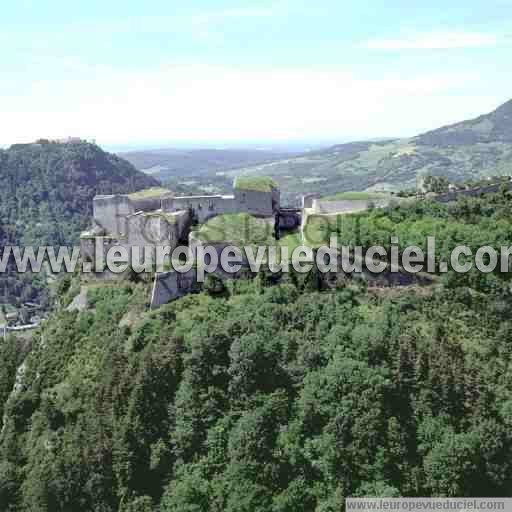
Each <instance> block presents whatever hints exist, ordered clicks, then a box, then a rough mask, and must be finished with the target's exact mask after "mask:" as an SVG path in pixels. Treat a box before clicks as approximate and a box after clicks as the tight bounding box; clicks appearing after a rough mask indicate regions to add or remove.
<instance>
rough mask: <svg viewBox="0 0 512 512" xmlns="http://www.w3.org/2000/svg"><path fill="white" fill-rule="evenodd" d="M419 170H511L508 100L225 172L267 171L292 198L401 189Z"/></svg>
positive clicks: (453, 177) (454, 174)
mask: <svg viewBox="0 0 512 512" xmlns="http://www.w3.org/2000/svg"><path fill="white" fill-rule="evenodd" d="M420 173H428V174H433V175H443V176H446V177H447V178H448V179H449V180H450V181H454V182H456V181H467V180H474V179H479V178H482V177H485V176H494V175H504V174H512V100H511V101H509V102H508V103H505V104H504V105H502V106H501V107H499V108H498V109H496V110H495V111H494V112H491V113H490V114H486V115H482V116H480V117H478V118H476V119H472V120H469V121H463V122H461V123H457V124H454V125H450V126H445V127H442V128H439V129H437V130H433V131H430V132H427V133H424V134H421V135H418V136H416V137H411V138H408V139H391V140H384V141H378V142H353V143H350V144H341V145H337V146H333V147H331V148H329V149H325V150H321V151H316V152H311V153H307V154H303V155H301V156H298V157H294V158H288V159H284V160H280V161H275V162H269V163H264V164H260V165H254V166H248V167H244V168H242V169H236V170H232V171H229V173H228V175H231V176H237V175H239V174H246V175H260V174H261V175H270V176H272V177H273V178H274V179H275V180H276V181H278V183H279V184H280V186H281V189H282V190H284V191H285V198H287V199H295V198H296V196H297V195H298V194H300V193H303V192H306V191H308V192H319V193H322V194H325V195H332V194H333V193H335V192H342V191H349V190H367V189H370V190H403V189H407V188H411V187H414V186H415V183H416V176H417V175H418V174H420Z"/></svg>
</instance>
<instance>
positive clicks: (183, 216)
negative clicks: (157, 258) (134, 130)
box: [80, 178, 298, 261]
mask: <svg viewBox="0 0 512 512" xmlns="http://www.w3.org/2000/svg"><path fill="white" fill-rule="evenodd" d="M229 213H247V214H249V215H253V216H255V217H268V218H276V219H277V221H278V222H279V216H280V215H281V211H280V193H279V188H278V187H277V185H276V184H275V183H274V181H273V180H271V179H270V178H238V179H236V180H235V182H234V186H233V195H208V196H187V197H176V196H174V194H172V192H170V191H169V190H167V189H164V188H151V189H147V190H142V191H140V192H135V193H133V194H115V195H107V196H96V197H95V198H94V200H93V227H92V229H91V230H89V231H87V232H85V233H82V235H81V244H80V245H81V251H82V257H84V256H85V258H87V259H89V260H90V261H93V260H94V257H95V252H94V251H95V246H96V243H97V242H98V241H101V242H102V243H103V247H104V250H103V252H104V253H105V254H106V253H107V252H108V250H109V249H110V247H113V246H123V247H126V248H127V249H131V248H132V247H144V248H145V249H147V250H148V252H149V253H150V254H151V253H153V255H154V250H155V249H156V248H157V247H158V246H163V245H165V246H167V247H170V249H171V251H172V250H173V249H174V248H175V247H176V246H177V245H178V244H179V243H180V242H187V241H188V235H189V232H190V227H191V226H192V225H193V224H203V223H205V222H207V221H208V220H209V219H211V218H213V217H215V216H217V215H223V214H229ZM282 216H283V220H282V222H283V223H288V224H294V223H296V224H298V218H297V219H295V220H292V221H290V220H289V218H288V217H289V214H287V213H283V214H282Z"/></svg>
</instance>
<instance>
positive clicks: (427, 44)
mask: <svg viewBox="0 0 512 512" xmlns="http://www.w3.org/2000/svg"><path fill="white" fill-rule="evenodd" d="M498 42H499V38H498V37H497V36H496V35H494V34H485V33H478V32H434V33H430V34H416V35H414V36H410V37H404V38H398V39H374V40H370V41H367V42H366V43H364V45H363V46H364V47H366V48H369V49H371V50H391V51H395V50H448V49H461V48H483V47H491V46H496V45H497V44H498Z"/></svg>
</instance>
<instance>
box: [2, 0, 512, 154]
mask: <svg viewBox="0 0 512 512" xmlns="http://www.w3.org/2000/svg"><path fill="white" fill-rule="evenodd" d="M72 11H73V12H72V17H71V16H70V14H69V13H70V9H69V5H68V4H67V3H65V2H63V0H52V1H51V2H45V3H44V4H43V3H34V2H17V3H9V4H6V5H5V6H3V9H2V32H1V34H0V41H2V42H3V43H4V44H3V47H4V48H5V49H8V51H4V52H2V54H1V56H0V65H1V67H2V81H1V83H0V101H1V102H2V105H1V112H2V121H3V122H2V125H1V126H0V144H3V145H10V144H12V143H15V142H29V141H32V140H35V139H37V138H60V137H66V136H80V137H82V138H86V139H95V140H96V141H97V142H98V144H100V145H101V146H104V147H121V146H124V145H127V146H137V147H140V146H141V144H142V145H149V146H152V147H153V146H155V145H157V146H160V145H162V143H163V141H171V142H170V143H167V142H165V145H166V146H168V145H169V144H170V145H172V146H177V145H180V146H184V145H187V144H190V141H193V143H194V145H197V146H201V145H203V146H204V145H210V144H211V143H212V141H223V142H214V144H216V145H218V144H221V145H226V144H229V145H243V144H247V142H248V141H273V142H272V143H273V144H274V143H280V141H285V142H286V141H330V142H331V141H334V142H338V141H339V142H343V141H347V140H367V139H374V138H377V137H378V138H380V137H389V136H395V137H407V136H413V135H416V134H418V133H421V132H425V131H428V130H431V129H435V128H437V127H439V126H442V125H446V124H450V123H453V122H457V121H461V120H464V119H468V118H472V117H475V116H478V115H480V114H483V113H486V112H490V111H491V110H493V109H495V108H496V107H497V106H498V105H500V104H501V103H503V102H505V101H507V100H509V99H510V97H511V94H510V91H511V90H512V73H511V71H510V67H509V66H508V61H509V55H510V50H511V46H512V38H511V35H510V30H509V27H508V20H510V18H511V16H512V4H509V3H506V2H502V1H500V0H494V1H490V2H486V3H485V4H482V3H479V2H462V1H460V0H456V1H454V2H451V3H450V5H446V3H444V2H441V1H440V0H434V1H433V2H430V3H429V4H428V5H420V4H411V3H410V2H406V1H405V0H392V1H384V0H376V1H375V2H372V4H371V5H366V4H364V3H360V2H359V3H349V4H340V3H339V2H336V1H335V0H324V2H321V3H320V4H314V5H312V4H311V3H310V2H305V1H294V2H290V1H289V0H271V1H262V2H261V3H259V4H258V5H257V6H255V5H254V4H253V3H251V2H248V1H242V2H237V3H233V2H231V1H229V0H220V1H219V2H216V4H215V6H212V5H211V3H209V2H206V1H204V0H199V1H198V2H196V3H194V5H193V6H191V5H186V4H185V5H175V4H173V3H169V2H164V1H163V0H156V1H155V2H153V3H152V4H151V6H148V5H146V4H140V5H139V4H126V3H120V2H117V1H112V2H109V3H105V2H100V1H99V0H91V1H90V2H87V4H85V5H74V6H73V10H72ZM148 141H149V142H148Z"/></svg>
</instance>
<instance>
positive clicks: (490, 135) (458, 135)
mask: <svg viewBox="0 0 512 512" xmlns="http://www.w3.org/2000/svg"><path fill="white" fill-rule="evenodd" d="M414 140H415V141H416V142H417V143H418V144H425V145H430V146H442V147H446V146H457V145H467V144H477V143H488V142H507V143H512V100H510V101H507V103H504V104H503V105H501V106H500V107H498V108H497V109H496V110H494V111H493V112H491V113H490V114H484V115H481V116H479V117H477V118H475V119H471V120H468V121H462V122H460V123H456V124H452V125H448V126H443V127H441V128H438V129H437V130H432V131H429V132H426V133H424V134H422V135H418V136H417V137H415V138H414Z"/></svg>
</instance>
